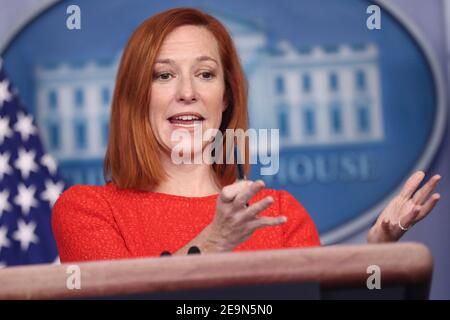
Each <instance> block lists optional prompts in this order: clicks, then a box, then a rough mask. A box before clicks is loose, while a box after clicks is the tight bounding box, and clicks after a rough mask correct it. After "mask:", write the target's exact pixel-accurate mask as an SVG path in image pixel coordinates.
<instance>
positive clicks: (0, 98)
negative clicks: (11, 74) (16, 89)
mask: <svg viewBox="0 0 450 320" xmlns="http://www.w3.org/2000/svg"><path fill="white" fill-rule="evenodd" d="M8 87H9V82H8V80H3V81H1V82H0V107H3V104H4V103H5V102H7V101H10V100H11V97H12V94H11V92H9V90H8Z"/></svg>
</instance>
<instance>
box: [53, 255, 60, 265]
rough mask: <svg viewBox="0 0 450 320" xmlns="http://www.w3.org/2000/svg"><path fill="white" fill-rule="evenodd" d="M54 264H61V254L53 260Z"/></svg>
mask: <svg viewBox="0 0 450 320" xmlns="http://www.w3.org/2000/svg"><path fill="white" fill-rule="evenodd" d="M52 264H61V259H60V258H59V256H56V258H55V260H53V262H52Z"/></svg>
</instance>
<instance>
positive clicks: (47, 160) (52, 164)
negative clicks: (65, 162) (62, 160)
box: [41, 153, 57, 175]
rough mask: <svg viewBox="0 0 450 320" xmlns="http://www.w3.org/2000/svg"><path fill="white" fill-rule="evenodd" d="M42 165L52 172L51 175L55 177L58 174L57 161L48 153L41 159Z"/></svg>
mask: <svg viewBox="0 0 450 320" xmlns="http://www.w3.org/2000/svg"><path fill="white" fill-rule="evenodd" d="M41 163H42V164H43V165H44V166H46V167H47V169H48V172H50V174H52V175H54V174H55V173H56V170H57V166H56V161H55V159H53V157H52V156H51V155H49V154H48V153H47V154H45V155H43V156H42V157H41Z"/></svg>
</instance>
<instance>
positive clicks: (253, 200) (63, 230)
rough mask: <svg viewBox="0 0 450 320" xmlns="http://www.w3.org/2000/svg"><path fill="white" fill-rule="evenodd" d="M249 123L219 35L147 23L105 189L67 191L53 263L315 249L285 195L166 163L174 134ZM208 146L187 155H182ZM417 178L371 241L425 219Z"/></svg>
mask: <svg viewBox="0 0 450 320" xmlns="http://www.w3.org/2000/svg"><path fill="white" fill-rule="evenodd" d="M247 123H248V119H247V88H246V82H245V78H244V74H243V71H242V68H241V65H240V63H239V59H238V56H237V53H236V50H235V48H234V45H233V42H232V40H231V38H230V36H229V34H228V33H227V31H226V30H225V28H224V26H223V25H222V24H221V23H220V22H218V21H217V20H216V19H215V18H213V17H211V16H209V15H207V14H205V13H203V12H201V11H198V10H195V9H184V8H180V9H173V10H169V11H165V12H163V13H160V14H158V15H156V16H154V17H152V18H150V19H149V20H147V21H145V22H144V23H143V24H142V25H141V26H139V28H138V29H137V30H136V31H135V32H134V34H133V35H132V37H131V38H130V40H129V42H128V44H127V46H126V48H125V51H124V53H123V57H122V60H121V63H120V67H119V71H118V74H117V79H116V88H115V91H114V98H113V103H112V111H111V124H110V136H109V145H108V150H107V153H106V157H105V173H106V176H107V177H108V179H109V180H110V181H109V182H108V183H107V184H106V185H105V186H74V187H71V188H70V189H68V190H67V191H66V192H64V193H63V195H61V197H60V198H59V199H58V201H57V203H56V204H55V206H54V208H53V218H52V219H53V220H52V225H53V231H54V235H55V238H56V241H57V245H58V249H59V253H60V258H61V261H62V262H69V261H82V260H99V259H118V258H132V257H143V256H159V255H160V254H161V253H162V252H166V253H168V254H173V255H185V254H187V253H188V250H189V249H190V248H196V249H199V250H200V252H202V253H209V252H226V251H240V250H258V249H273V248H288V247H306V246H318V245H320V241H319V236H318V232H317V229H316V227H315V225H314V223H313V221H312V220H311V218H310V216H309V215H308V213H307V212H306V210H305V209H304V208H303V207H302V205H301V204H300V203H298V202H297V200H296V199H295V198H294V197H293V196H292V195H290V194H289V193H288V192H286V191H276V190H271V189H265V188H264V182H263V181H261V180H258V181H254V182H253V181H237V182H236V181H235V180H236V178H235V177H236V170H237V169H236V166H234V165H227V164H220V163H213V164H208V163H206V162H204V161H203V162H202V163H196V164H177V163H175V162H174V161H173V150H174V148H175V147H176V143H175V142H174V141H173V139H172V138H173V133H174V132H175V131H176V130H187V131H188V132H189V134H190V135H192V134H193V132H194V130H195V129H196V128H198V127H199V126H201V128H202V130H208V129H220V131H221V132H224V131H225V130H226V129H233V130H236V129H243V130H244V131H245V130H247ZM209 143H210V142H208V141H202V142H201V144H200V146H198V145H197V146H196V147H195V146H193V147H191V148H189V150H188V151H189V152H190V154H189V156H192V155H195V154H197V153H199V152H203V151H204V150H205V148H206V147H207V146H208V144H209ZM225 144H226V136H225V138H224V141H223V145H225ZM247 162H248V161H247ZM248 172H249V165H248V163H246V164H245V166H244V173H245V174H248ZM423 178H424V174H423V172H417V173H415V174H414V175H413V176H412V177H411V178H410V179H409V180H408V181H407V182H406V184H405V186H404V188H403V189H402V191H401V192H400V194H399V195H398V196H397V197H395V198H394V199H393V200H392V201H391V202H390V203H389V204H388V206H387V207H386V209H385V210H384V211H383V212H382V214H381V215H380V217H379V218H378V220H377V222H376V223H375V224H374V226H373V227H372V228H371V229H370V231H369V235H368V240H369V242H385V241H396V240H398V239H399V238H400V237H401V236H402V235H403V233H404V232H405V231H406V230H407V228H409V227H410V226H412V225H413V224H414V223H416V222H417V221H419V220H420V219H422V218H423V217H425V216H426V215H427V214H428V213H429V212H430V211H431V209H432V208H433V207H434V205H435V204H436V202H437V201H438V200H439V195H438V194H433V195H432V196H430V194H431V193H432V192H433V189H434V188H435V186H436V184H437V182H438V181H439V179H440V177H439V176H434V177H433V178H431V179H430V181H428V183H426V184H425V185H424V186H423V187H422V188H421V189H420V190H419V191H418V192H416V193H415V194H414V191H415V190H416V189H417V187H418V185H419V184H420V182H421V181H422V180H423ZM413 194H414V196H412V195H413Z"/></svg>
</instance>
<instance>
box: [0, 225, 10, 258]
mask: <svg viewBox="0 0 450 320" xmlns="http://www.w3.org/2000/svg"><path fill="white" fill-rule="evenodd" d="M7 234H8V229H7V228H6V226H3V227H1V228H0V252H2V247H3V248H6V247H9V246H10V244H11V242H10V241H9V240H8V237H7V236H6V235H7Z"/></svg>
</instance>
